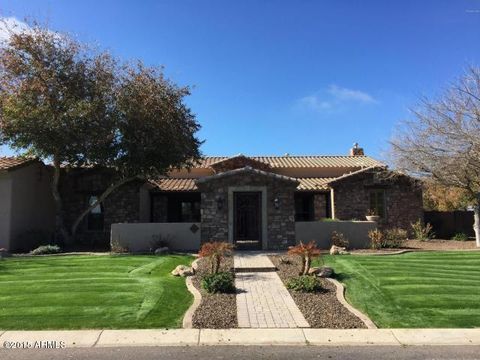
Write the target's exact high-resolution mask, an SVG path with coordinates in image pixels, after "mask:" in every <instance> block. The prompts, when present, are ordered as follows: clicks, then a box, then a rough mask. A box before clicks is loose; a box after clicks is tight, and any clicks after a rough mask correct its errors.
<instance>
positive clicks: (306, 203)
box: [295, 194, 314, 221]
mask: <svg viewBox="0 0 480 360" xmlns="http://www.w3.org/2000/svg"><path fill="white" fill-rule="evenodd" d="M313 219H314V213H313V194H295V221H313Z"/></svg>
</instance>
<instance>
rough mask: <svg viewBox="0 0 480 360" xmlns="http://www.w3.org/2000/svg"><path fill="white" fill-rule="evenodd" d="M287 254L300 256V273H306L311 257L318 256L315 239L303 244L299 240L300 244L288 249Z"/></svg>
mask: <svg viewBox="0 0 480 360" xmlns="http://www.w3.org/2000/svg"><path fill="white" fill-rule="evenodd" d="M288 254H290V255H298V256H300V257H301V258H302V269H301V271H300V275H307V274H308V270H310V265H311V263H312V259H313V258H316V257H319V256H320V249H319V248H318V247H317V244H316V243H315V241H310V242H309V243H308V244H304V243H303V242H301V241H300V244H298V245H296V246H292V247H290V248H289V249H288Z"/></svg>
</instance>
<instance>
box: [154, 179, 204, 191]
mask: <svg viewBox="0 0 480 360" xmlns="http://www.w3.org/2000/svg"><path fill="white" fill-rule="evenodd" d="M195 180H196V179H175V178H166V179H159V180H151V181H150V183H151V184H152V185H154V186H156V187H157V189H158V190H160V191H196V190H198V188H197V185H196V184H195Z"/></svg>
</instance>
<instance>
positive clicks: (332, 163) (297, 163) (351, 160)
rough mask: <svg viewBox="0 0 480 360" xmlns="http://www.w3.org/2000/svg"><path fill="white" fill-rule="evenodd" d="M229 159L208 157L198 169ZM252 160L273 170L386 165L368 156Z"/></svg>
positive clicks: (273, 157) (262, 158)
mask: <svg viewBox="0 0 480 360" xmlns="http://www.w3.org/2000/svg"><path fill="white" fill-rule="evenodd" d="M228 158H229V157H227V156H207V157H204V158H203V159H201V160H200V162H199V165H198V167H200V168H208V167H210V166H211V165H212V164H214V163H217V162H219V161H222V160H226V159H228ZM250 158H252V159H254V160H257V161H260V162H263V163H265V164H268V165H270V166H271V167H272V168H313V167H320V168H325V167H334V168H362V167H370V166H383V165H384V164H383V163H382V162H380V161H378V160H375V159H373V158H371V157H368V156H333V155H332V156H250Z"/></svg>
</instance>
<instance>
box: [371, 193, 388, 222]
mask: <svg viewBox="0 0 480 360" xmlns="http://www.w3.org/2000/svg"><path fill="white" fill-rule="evenodd" d="M370 211H374V212H375V214H376V215H378V216H380V217H382V218H384V217H385V190H372V191H370Z"/></svg>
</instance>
